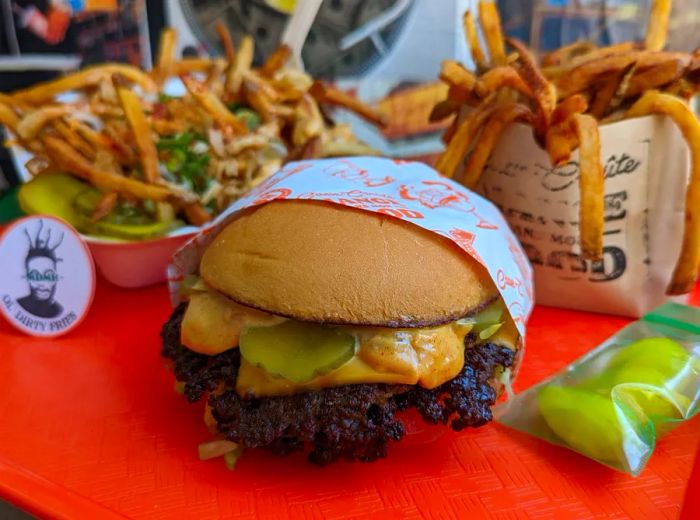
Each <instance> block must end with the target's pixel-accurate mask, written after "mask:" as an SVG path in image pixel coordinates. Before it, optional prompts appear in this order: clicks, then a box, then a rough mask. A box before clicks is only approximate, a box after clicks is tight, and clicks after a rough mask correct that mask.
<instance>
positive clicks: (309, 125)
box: [292, 94, 325, 146]
mask: <svg viewBox="0 0 700 520" xmlns="http://www.w3.org/2000/svg"><path fill="white" fill-rule="evenodd" d="M324 126H325V125H324V124H323V116H322V115H321V111H320V110H319V108H318V105H317V104H316V101H315V100H314V99H313V98H312V97H311V96H310V95H309V94H305V95H304V97H303V98H302V99H301V101H300V102H299V104H297V107H296V110H295V113H294V128H293V129H292V144H293V145H294V146H301V145H302V144H304V143H306V142H307V141H309V140H310V139H313V138H315V137H319V136H320V135H321V133H322V132H323V128H324Z"/></svg>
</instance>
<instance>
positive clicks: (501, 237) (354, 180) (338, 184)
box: [169, 157, 532, 333]
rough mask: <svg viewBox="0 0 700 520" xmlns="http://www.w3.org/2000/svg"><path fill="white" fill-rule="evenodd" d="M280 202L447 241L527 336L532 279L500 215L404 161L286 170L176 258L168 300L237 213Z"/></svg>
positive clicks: (356, 160) (329, 162)
mask: <svg viewBox="0 0 700 520" xmlns="http://www.w3.org/2000/svg"><path fill="white" fill-rule="evenodd" d="M300 172H302V173H300ZM282 199H286V200H315V201H320V202H325V203H328V204H339V205H341V206H347V207H352V208H356V209H358V210H362V211H370V212H373V213H375V214H376V213H380V214H384V215H389V216H391V217H394V218H397V219H401V220H404V221H410V222H412V223H413V224H415V225H417V226H419V227H421V228H423V229H426V230H428V231H430V232H432V233H437V234H439V235H442V236H444V237H445V238H447V239H449V240H451V241H452V242H453V243H454V244H455V245H456V246H458V247H459V248H460V249H462V250H463V251H464V254H468V255H470V257H472V258H474V260H475V261H477V262H479V263H480V264H481V265H483V266H484V267H485V269H486V270H487V271H488V273H489V277H490V278H491V280H493V282H494V284H495V285H496V286H497V287H498V291H499V293H500V294H501V296H502V297H503V301H504V302H505V304H506V305H507V307H508V309H509V312H510V314H511V316H512V318H513V320H515V322H516V325H517V327H518V330H519V331H520V332H521V333H524V324H525V320H526V319H527V316H528V315H529V313H530V310H531V308H532V287H531V279H532V274H531V271H530V266H529V265H528V261H527V257H526V256H525V254H524V252H523V251H522V249H521V247H520V245H519V244H518V242H517V241H516V240H515V239H513V238H512V236H511V235H510V231H509V230H508V228H507V226H506V225H505V222H504V221H503V220H502V218H501V216H500V215H499V214H498V213H497V212H496V210H495V208H493V206H491V205H490V204H489V203H488V202H487V201H485V200H484V199H482V198H481V197H480V196H479V195H477V194H475V193H471V192H469V191H468V190H466V189H464V188H463V187H461V186H459V185H458V184H456V183H454V182H452V181H450V180H449V179H446V178H444V177H441V176H440V175H439V174H438V173H437V172H435V171H434V170H432V169H431V168H430V167H429V166H426V165H424V164H421V163H416V162H413V161H404V160H401V159H398V160H391V159H380V158H376V157H352V158H351V159H345V158H342V159H319V160H314V161H303V162H297V163H290V164H287V165H286V166H285V167H284V168H283V169H282V170H280V171H279V172H278V173H276V174H274V175H273V176H272V177H270V178H269V179H267V180H266V181H264V182H262V183H260V184H259V185H258V186H257V187H256V188H254V189H253V190H252V191H251V192H250V193H249V194H248V195H246V196H245V197H243V198H241V199H239V200H238V201H236V202H234V204H232V205H231V206H230V207H229V208H228V209H227V210H226V211H225V212H224V213H222V214H221V215H219V216H218V217H217V219H216V220H215V221H214V222H213V224H212V227H211V234H210V235H200V236H199V240H193V241H191V242H190V243H189V244H188V245H187V246H185V248H184V249H183V250H181V251H179V252H178V253H177V254H176V258H175V259H174V261H173V263H172V264H171V266H170V269H169V275H170V281H171V284H170V289H171V297H172V299H173V302H174V303H177V302H178V301H179V299H180V293H179V288H178V286H179V283H178V282H179V280H181V279H182V275H183V274H189V273H192V272H196V269H197V266H198V265H199V261H200V259H201V255H202V254H203V251H204V249H205V247H206V245H207V244H208V243H209V242H211V240H212V238H213V237H214V236H215V235H216V233H218V232H219V231H220V230H221V229H222V228H223V227H224V226H225V225H226V224H227V223H228V222H230V221H231V220H232V219H234V218H235V216H236V215H237V214H238V213H239V212H240V211H243V210H245V209H247V208H250V207H252V206H255V205H260V204H264V203H266V202H270V201H273V200H282Z"/></svg>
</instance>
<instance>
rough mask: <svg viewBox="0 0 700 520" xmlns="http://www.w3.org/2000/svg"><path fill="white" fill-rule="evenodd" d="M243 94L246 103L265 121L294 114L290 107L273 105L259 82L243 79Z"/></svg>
mask: <svg viewBox="0 0 700 520" xmlns="http://www.w3.org/2000/svg"><path fill="white" fill-rule="evenodd" d="M243 95H244V97H245V99H246V100H247V101H248V104H250V106H251V107H252V108H253V110H255V111H256V112H257V113H258V114H260V116H261V117H262V120H263V121H264V122H266V123H269V122H271V121H274V120H275V119H277V118H278V117H281V118H290V117H292V116H293V115H294V110H293V109H292V108H291V107H287V106H284V105H275V104H274V103H273V102H272V101H271V100H270V98H269V97H268V96H267V94H266V93H265V91H264V88H263V87H262V85H260V84H259V83H256V82H254V81H250V80H248V79H246V80H243Z"/></svg>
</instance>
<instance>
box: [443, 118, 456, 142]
mask: <svg viewBox="0 0 700 520" xmlns="http://www.w3.org/2000/svg"><path fill="white" fill-rule="evenodd" d="M458 126H459V118H458V117H453V118H452V122H451V123H450V124H449V126H448V127H447V128H445V131H444V132H443V133H442V136H441V137H440V140H441V141H442V143H443V144H444V145H446V146H447V145H449V144H450V143H451V142H452V138H453V137H454V135H455V132H457V127H458Z"/></svg>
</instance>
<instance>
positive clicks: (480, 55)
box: [462, 9, 488, 69]
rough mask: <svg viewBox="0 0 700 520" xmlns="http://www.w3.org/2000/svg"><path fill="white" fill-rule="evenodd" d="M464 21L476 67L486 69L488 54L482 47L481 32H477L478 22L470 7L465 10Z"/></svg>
mask: <svg viewBox="0 0 700 520" xmlns="http://www.w3.org/2000/svg"><path fill="white" fill-rule="evenodd" d="M462 23H463V25H464V35H465V37H466V39H467V44H468V45H469V50H470V51H471V53H472V59H473V60H474V64H475V65H476V68H477V69H485V68H486V67H487V65H488V63H487V61H486V55H485V54H484V50H483V49H482V48H481V42H480V41H479V34H478V33H477V30H476V24H475V23H474V16H473V15H472V12H471V11H470V10H469V9H467V10H466V11H465V12H464V17H463V18H462Z"/></svg>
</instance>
